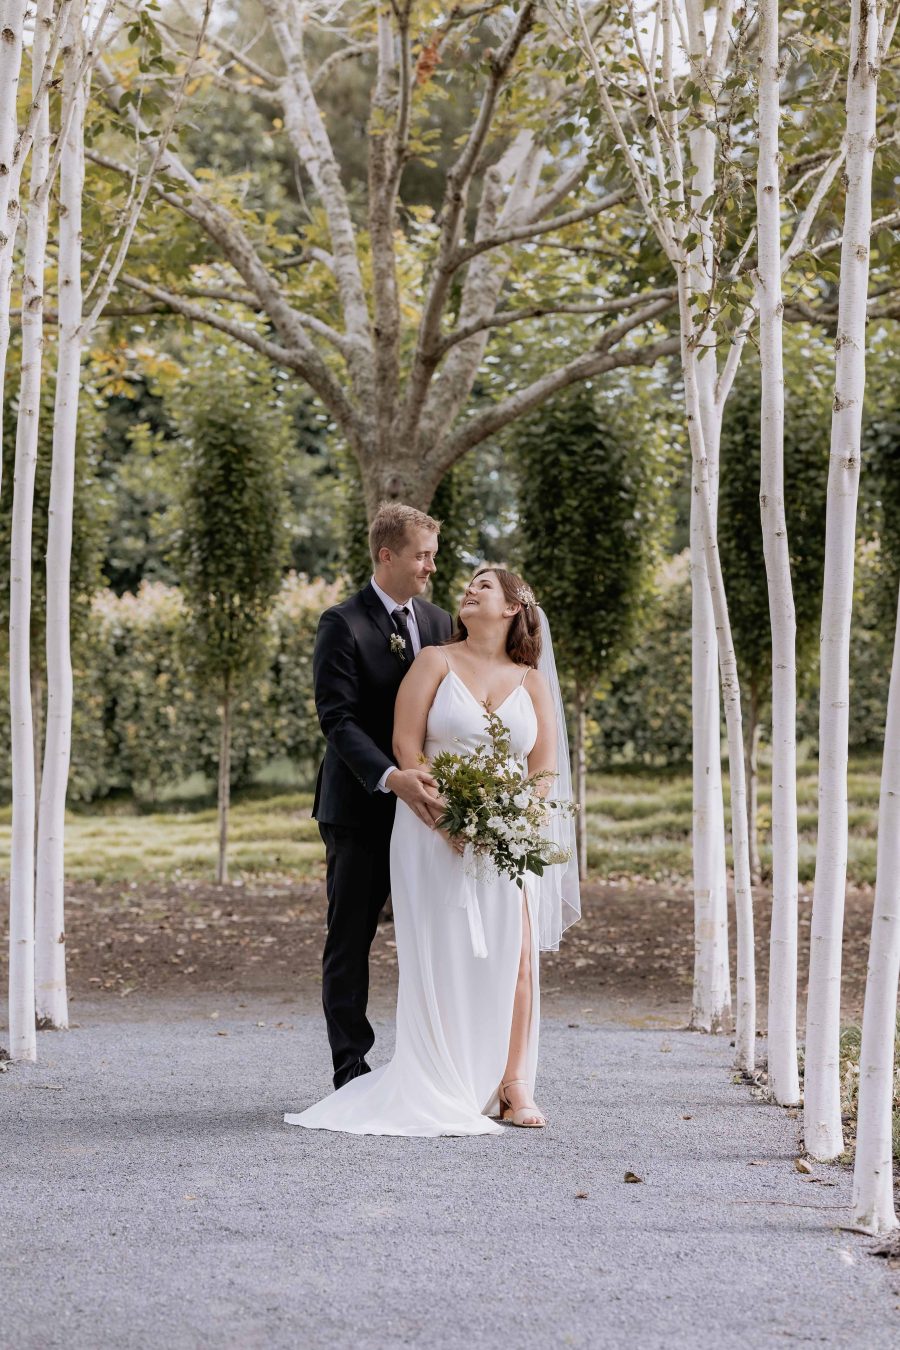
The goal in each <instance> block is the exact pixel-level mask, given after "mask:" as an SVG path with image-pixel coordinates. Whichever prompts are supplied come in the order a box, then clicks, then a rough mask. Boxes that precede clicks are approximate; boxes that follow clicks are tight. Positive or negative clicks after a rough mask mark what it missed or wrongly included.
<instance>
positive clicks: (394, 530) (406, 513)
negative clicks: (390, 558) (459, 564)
mask: <svg viewBox="0 0 900 1350" xmlns="http://www.w3.org/2000/svg"><path fill="white" fill-rule="evenodd" d="M441 523H442V522H441V521H439V520H435V519H434V517H433V516H428V515H426V514H425V512H424V511H417V510H416V508H415V507H414V506H405V505H404V503H403V502H382V503H381V505H380V506H379V508H378V510H377V511H376V513H375V519H374V520H373V521H372V524H371V525H370V527H369V552H370V553H371V555H372V561H373V562H375V563H377V562H378V555H379V553H380V552H381V550H382V549H383V548H389V549H390V550H391V552H392V553H396V552H398V551H399V550H400V549H401V548H402V547H403V545H404V544H405V543H406V542H407V539H408V531H409V530H430V531H431V532H432V533H433V534H440V532H441Z"/></svg>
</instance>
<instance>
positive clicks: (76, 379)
mask: <svg viewBox="0 0 900 1350" xmlns="http://www.w3.org/2000/svg"><path fill="white" fill-rule="evenodd" d="M83 11H84V4H83V0H82V3H76V4H74V5H73V7H72V11H71V14H70V19H69V29H68V33H67V35H66V42H65V49H64V56H63V62H64V65H63V109H64V113H65V112H66V111H67V110H68V109H69V108H70V107H71V115H70V116H69V120H68V128H67V129H66V128H64V130H65V131H66V135H65V139H64V142H63V147H62V154H61V157H60V193H59V339H58V341H59V346H58V353H57V368H56V400H55V407H54V417H53V465H52V470H51V478H50V511H49V532H48V539H47V587H46V593H47V731H46V747H45V754H44V770H43V775H42V782H41V797H40V809H39V814H38V846H37V895H36V911H35V1003H36V1011H37V1017H38V1023H39V1025H41V1026H43V1027H53V1028H60V1029H61V1028H64V1027H67V1026H68V1024H69V1017H68V999H67V994H66V949H65V917H64V903H63V896H64V828H65V804H66V788H67V785H68V777H69V758H70V750H71V739H72V660H71V650H70V629H69V581H70V570H71V556H72V518H73V509H74V483H75V444H76V433H77V426H78V395H79V389H80V383H81V347H82V334H81V320H82V299H81V203H82V194H83V189H84V114H85V102H86V89H85V84H84V81H83V80H82V79H81V78H80V76H81V62H82V58H83V39H82V21H83Z"/></svg>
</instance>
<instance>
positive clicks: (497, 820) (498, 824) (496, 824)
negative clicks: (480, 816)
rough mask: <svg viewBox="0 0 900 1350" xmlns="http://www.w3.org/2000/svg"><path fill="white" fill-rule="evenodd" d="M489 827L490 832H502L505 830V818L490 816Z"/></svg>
mask: <svg viewBox="0 0 900 1350" xmlns="http://www.w3.org/2000/svg"><path fill="white" fill-rule="evenodd" d="M487 827H488V829H489V830H502V829H503V817H502V816H490V817H489V819H488V823H487Z"/></svg>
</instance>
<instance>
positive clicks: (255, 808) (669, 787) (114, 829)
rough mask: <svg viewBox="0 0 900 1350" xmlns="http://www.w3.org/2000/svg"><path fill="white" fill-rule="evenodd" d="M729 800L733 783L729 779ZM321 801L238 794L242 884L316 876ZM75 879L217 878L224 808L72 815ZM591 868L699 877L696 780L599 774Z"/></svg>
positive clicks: (861, 779)
mask: <svg viewBox="0 0 900 1350" xmlns="http://www.w3.org/2000/svg"><path fill="white" fill-rule="evenodd" d="M880 767H881V766H880V760H879V758H878V757H877V756H871V757H868V758H862V757H857V758H855V759H853V760H852V761H851V764H850V776H849V795H850V858H849V869H848V880H849V881H850V882H851V883H853V882H855V883H860V882H872V881H873V880H874V877H875V845H876V838H875V836H876V825H877V812H878V794H879V775H880ZM725 800H726V806H727V802H728V783H727V776H726V779H725ZM311 805H312V796H311V794H310V793H307V792H298V791H296V790H294V789H291V790H281V791H279V790H278V789H277V788H275V787H271V786H268V787H264V786H262V785H259V786H257V787H255V788H253V789H251V790H250V791H249V792H246V793H238V794H236V797H235V800H234V802H233V805H232V813H231V835H230V839H231V842H230V850H229V859H230V869H231V872H232V875H233V876H234V877H235V878H238V877H240V876H241V875H246V876H248V877H250V876H259V875H262V874H268V875H275V874H277V875H282V876H290V877H316V876H319V875H321V873H322V868H323V858H324V854H323V849H322V844H321V841H320V839H319V833H318V829H317V828H316V825H315V822H314V821H312V820H310V817H309V812H310V807H311ZM799 811H800V829H801V837H800V877H801V880H802V881H811V880H812V878H813V872H814V864H815V843H816V840H815V823H816V765H815V762H814V761H809V760H807V761H804V762H802V763H801V765H800V771H799ZM770 812H771V791H770V787H769V783H768V778H767V774H766V768H765V766H763V768H762V771H761V783H760V793H759V821H760V831H761V833H760V845H761V852H762V858H763V863H764V865H765V864H766V863H767V862H768V860H769V858H770V857H771V850H770V848H769V837H768V830H769V825H770ZM67 820H68V824H67V836H66V872H67V874H68V875H69V876H70V877H72V878H77V879H83V880H86V879H92V880H96V881H117V880H121V879H126V878H127V879H131V880H135V879H147V880H150V879H153V880H162V879H174V878H178V877H209V876H210V874H211V873H212V871H213V869H214V867H215V857H216V811H215V806H214V805H212V804H211V803H210V802H209V801H208V799H206V800H203V799H199V800H198V799H196V798H195V799H193V801H191V802H189V803H180V804H175V803H172V804H166V805H164V806H160V807H156V808H153V809H147V808H141V807H139V806H138V805H136V804H135V803H133V802H104V803H100V804H98V805H96V806H95V807H93V808H91V809H84V810H77V811H71V812H69V814H68V818H67ZM587 820H588V842H589V861H590V869H591V872H592V874H593V875H595V876H597V877H645V878H648V879H651V880H656V881H665V880H667V879H668V878H670V877H682V878H687V877H689V876H690V873H691V778H690V772H689V771H687V770H682V771H663V770H656V771H654V770H648V769H619V770H616V771H611V772H609V773H601V774H593V775H592V776H591V779H590V785H589V797H588V806H587ZM9 842H10V808H9V807H8V806H6V807H4V808H2V809H0V869H2V870H8V866H9Z"/></svg>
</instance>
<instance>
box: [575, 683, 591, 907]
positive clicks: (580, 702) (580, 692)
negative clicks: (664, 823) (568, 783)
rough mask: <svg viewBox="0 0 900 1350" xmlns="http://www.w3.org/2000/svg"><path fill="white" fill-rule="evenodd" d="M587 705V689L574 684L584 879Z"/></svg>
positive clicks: (578, 826)
mask: <svg viewBox="0 0 900 1350" xmlns="http://www.w3.org/2000/svg"><path fill="white" fill-rule="evenodd" d="M587 705H588V691H587V690H586V689H585V687H584V686H583V685H581V684H576V685H575V746H574V749H575V785H574V786H575V802H576V804H577V807H578V811H577V813H576V816H575V827H576V828H575V839H576V845H577V848H578V875H579V878H580V879H581V880H582V881H584V880H585V879H586V878H587V821H586V819H585V815H586V812H585V804H586V799H587V746H586V740H587Z"/></svg>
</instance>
